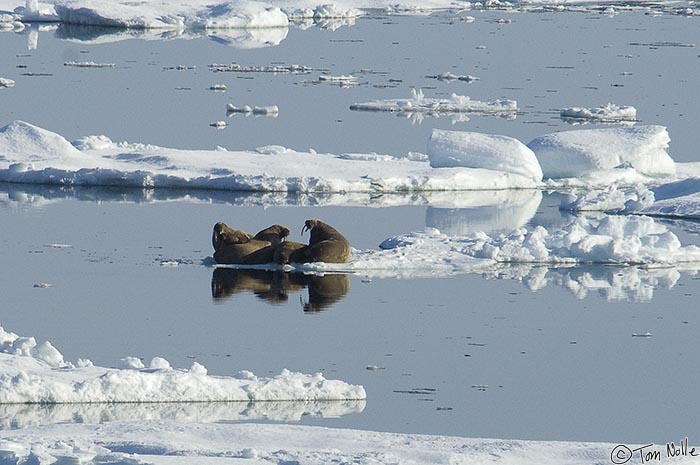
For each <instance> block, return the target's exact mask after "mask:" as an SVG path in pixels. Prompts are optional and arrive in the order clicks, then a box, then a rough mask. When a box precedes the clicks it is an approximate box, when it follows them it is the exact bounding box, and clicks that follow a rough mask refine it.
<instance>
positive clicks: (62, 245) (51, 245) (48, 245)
mask: <svg viewBox="0 0 700 465" xmlns="http://www.w3.org/2000/svg"><path fill="white" fill-rule="evenodd" d="M44 247H48V248H51V249H69V248H71V247H73V246H72V245H70V244H46V245H44Z"/></svg>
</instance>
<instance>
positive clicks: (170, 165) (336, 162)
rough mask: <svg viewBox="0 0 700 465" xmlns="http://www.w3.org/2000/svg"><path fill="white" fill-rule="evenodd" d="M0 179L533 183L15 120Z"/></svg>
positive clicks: (385, 159) (408, 161)
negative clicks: (81, 133)
mask: <svg viewBox="0 0 700 465" xmlns="http://www.w3.org/2000/svg"><path fill="white" fill-rule="evenodd" d="M270 157H274V163H270V161H271V158H270ZM0 180H2V181H9V182H24V183H45V184H46V183H48V184H62V185H101V186H115V185H119V186H133V187H189V188H206V189H224V190H243V191H267V192H317V193H318V192H325V193H331V192H412V191H431V190H437V191H439V190H461V189H507V188H513V187H516V188H533V187H537V186H538V185H539V183H537V182H536V181H535V180H534V179H532V178H529V177H525V176H522V175H519V174H515V173H512V172H503V171H495V170H492V169H488V167H484V168H464V167H455V168H432V167H431V166H430V164H429V162H428V161H427V160H424V159H421V158H415V157H410V156H408V157H400V156H391V155H378V154H352V153H346V154H340V155H334V154H319V153H316V152H315V151H309V152H297V151H294V150H291V149H288V148H285V147H280V146H276V148H275V149H274V150H270V148H269V147H263V148H260V149H258V150H255V151H222V150H209V151H205V150H176V149H168V148H162V147H157V146H152V145H145V144H138V143H134V144H131V143H127V142H123V143H114V142H112V141H111V140H110V139H109V138H108V137H106V136H88V137H84V138H82V139H80V140H78V141H75V142H74V144H71V143H69V142H68V141H67V140H66V139H65V138H63V137H61V136H60V135H58V134H55V133H52V132H50V131H46V130H44V129H41V128H38V127H36V126H33V125H31V124H29V123H25V122H21V121H16V122H14V123H11V124H9V125H7V126H5V127H4V128H0Z"/></svg>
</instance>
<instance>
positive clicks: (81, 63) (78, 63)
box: [63, 61, 117, 68]
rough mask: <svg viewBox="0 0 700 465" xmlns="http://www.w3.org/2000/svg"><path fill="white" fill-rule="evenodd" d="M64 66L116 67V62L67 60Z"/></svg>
mask: <svg viewBox="0 0 700 465" xmlns="http://www.w3.org/2000/svg"><path fill="white" fill-rule="evenodd" d="M63 66H72V67H75V68H115V67H116V66H117V65H115V64H114V63H95V62H94V61H66V62H64V63H63Z"/></svg>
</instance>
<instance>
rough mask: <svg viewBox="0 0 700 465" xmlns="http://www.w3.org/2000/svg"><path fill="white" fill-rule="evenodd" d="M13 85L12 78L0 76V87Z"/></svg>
mask: <svg viewBox="0 0 700 465" xmlns="http://www.w3.org/2000/svg"><path fill="white" fill-rule="evenodd" d="M14 85H15V81H13V80H12V79H8V78H4V77H0V87H12V86H14Z"/></svg>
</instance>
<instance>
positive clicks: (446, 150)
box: [428, 129, 542, 182]
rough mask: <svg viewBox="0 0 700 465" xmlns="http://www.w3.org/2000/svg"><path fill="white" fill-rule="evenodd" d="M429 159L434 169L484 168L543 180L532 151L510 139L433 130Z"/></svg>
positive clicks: (536, 180) (429, 146)
mask: <svg viewBox="0 0 700 465" xmlns="http://www.w3.org/2000/svg"><path fill="white" fill-rule="evenodd" d="M428 157H429V159H430V166H432V167H433V168H446V167H466V168H486V169H491V170H495V171H503V172H506V173H513V174H517V175H520V176H525V177H528V178H530V179H532V180H533V181H535V182H539V181H541V180H542V169H541V168H540V164H539V162H538V161H537V157H535V154H534V152H533V151H532V150H530V149H529V148H528V147H527V146H525V145H524V144H523V143H522V142H520V141H519V140H517V139H513V138H512V137H507V136H499V135H491V134H482V133H478V132H465V131H444V130H440V129H433V132H432V135H431V137H430V141H429V142H428Z"/></svg>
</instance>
